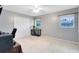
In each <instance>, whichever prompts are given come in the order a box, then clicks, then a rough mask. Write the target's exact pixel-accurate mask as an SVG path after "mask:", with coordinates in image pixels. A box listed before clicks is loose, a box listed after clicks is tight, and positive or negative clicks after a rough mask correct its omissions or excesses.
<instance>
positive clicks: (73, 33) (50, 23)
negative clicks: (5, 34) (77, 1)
mask: <svg viewBox="0 0 79 59" xmlns="http://www.w3.org/2000/svg"><path fill="white" fill-rule="evenodd" d="M76 12H77V8H76V9H70V10H65V11H61V12H58V13H52V14H48V15H43V16H39V18H40V19H41V21H42V35H44V36H45V35H47V36H52V37H56V38H60V39H64V40H71V41H78V17H77V16H78V15H77V14H75V27H74V28H72V29H62V28H61V27H60V19H59V15H64V14H71V13H76Z"/></svg>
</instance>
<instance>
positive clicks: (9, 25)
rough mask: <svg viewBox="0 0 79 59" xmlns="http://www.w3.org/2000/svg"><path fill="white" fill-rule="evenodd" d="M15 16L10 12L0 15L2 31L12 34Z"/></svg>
mask: <svg viewBox="0 0 79 59" xmlns="http://www.w3.org/2000/svg"><path fill="white" fill-rule="evenodd" d="M13 24H14V20H13V14H12V13H11V12H9V11H6V10H2V13H1V15H0V31H3V32H9V33H11V32H12V30H13V26H14V25H13Z"/></svg>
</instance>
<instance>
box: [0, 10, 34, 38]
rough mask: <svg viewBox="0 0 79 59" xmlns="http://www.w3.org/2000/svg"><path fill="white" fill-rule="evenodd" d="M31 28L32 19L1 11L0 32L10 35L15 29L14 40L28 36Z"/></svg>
mask: <svg viewBox="0 0 79 59" xmlns="http://www.w3.org/2000/svg"><path fill="white" fill-rule="evenodd" d="M31 26H33V17H30V16H27V15H23V14H18V13H14V12H11V11H7V10H3V11H2V13H1V16H0V31H4V32H9V33H11V32H12V30H13V28H17V32H16V38H20V37H25V36H29V35H30V27H31Z"/></svg>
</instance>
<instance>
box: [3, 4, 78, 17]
mask: <svg viewBox="0 0 79 59" xmlns="http://www.w3.org/2000/svg"><path fill="white" fill-rule="evenodd" d="M76 7H78V5H39V6H38V8H41V11H40V12H38V13H34V12H33V9H35V7H34V6H33V5H3V8H4V9H6V10H9V11H13V12H17V13H21V14H25V15H29V16H39V15H45V14H49V13H54V12H59V11H63V10H67V9H71V8H76Z"/></svg>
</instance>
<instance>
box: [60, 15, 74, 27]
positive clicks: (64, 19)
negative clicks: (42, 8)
mask: <svg viewBox="0 0 79 59" xmlns="http://www.w3.org/2000/svg"><path fill="white" fill-rule="evenodd" d="M74 19H75V15H74V14H70V15H63V16H60V26H61V28H74Z"/></svg>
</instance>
